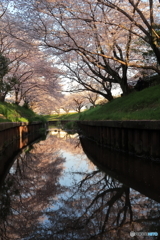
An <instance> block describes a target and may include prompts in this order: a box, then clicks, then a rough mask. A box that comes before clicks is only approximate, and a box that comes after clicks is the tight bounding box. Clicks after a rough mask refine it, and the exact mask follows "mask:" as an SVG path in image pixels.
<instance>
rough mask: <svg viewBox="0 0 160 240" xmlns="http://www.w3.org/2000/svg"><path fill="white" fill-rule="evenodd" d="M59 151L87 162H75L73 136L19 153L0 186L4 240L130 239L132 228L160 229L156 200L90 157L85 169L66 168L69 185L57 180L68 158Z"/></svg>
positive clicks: (159, 206) (77, 150) (76, 150)
mask: <svg viewBox="0 0 160 240" xmlns="http://www.w3.org/2000/svg"><path fill="white" fill-rule="evenodd" d="M59 150H60V151H59ZM62 150H64V151H68V152H71V153H73V154H74V155H75V159H74V161H75V164H76V162H78V161H80V162H81V163H82V162H83V161H86V159H85V157H84V159H81V160H78V156H79V155H82V149H81V148H80V147H79V146H78V139H77V138H75V141H74V140H73V138H69V137H67V138H65V139H64V138H57V137H56V136H50V137H48V138H47V140H46V141H45V142H40V143H37V144H35V145H34V148H32V149H28V150H27V149H26V151H25V152H23V153H22V154H21V155H20V156H19V157H18V159H17V160H16V162H15V164H14V166H13V167H12V169H11V171H10V173H9V174H8V176H7V178H6V181H5V183H4V185H3V186H2V189H1V193H2V194H1V199H0V200H1V201H0V216H1V225H0V229H1V232H0V234H1V236H3V238H2V239H4V240H11V239H24V240H34V239H37V240H52V239H53V240H64V239H65V240H76V239H77V240H89V239H95V240H106V239H131V237H130V235H129V233H130V231H137V232H149V231H152V232H153V231H157V232H158V231H159V230H160V228H159V226H160V204H159V203H157V202H155V201H153V200H151V199H149V198H148V197H145V196H144V195H142V194H140V193H139V192H137V191H135V190H133V189H130V188H129V187H128V186H127V185H125V184H123V183H120V182H119V181H118V180H116V179H114V178H112V177H110V176H109V175H107V174H106V173H104V172H102V171H100V170H99V169H98V168H97V167H93V166H92V164H90V163H89V160H87V161H88V170H87V171H86V169H83V168H80V167H79V168H77V171H75V169H74V171H72V169H70V179H71V180H70V181H69V182H70V183H71V184H70V185H69V186H68V185H67V184H62V183H61V184H60V182H61V181H59V180H60V179H61V177H62V175H63V171H64V170H65V169H64V163H65V161H68V159H65V158H64V156H62V155H61V152H62ZM82 166H83V163H82ZM91 166H92V167H91ZM134 239H144V237H134ZM145 239H149V238H145ZM154 239H158V238H154Z"/></svg>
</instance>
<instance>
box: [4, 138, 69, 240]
mask: <svg viewBox="0 0 160 240" xmlns="http://www.w3.org/2000/svg"><path fill="white" fill-rule="evenodd" d="M54 144H55V145H53V142H52V140H51V139H49V138H48V139H47V140H46V141H45V144H44V142H40V143H37V144H34V148H33V149H27V148H26V149H25V150H24V151H23V152H22V154H20V155H19V156H18V158H17V160H16V161H15V163H14V165H13V167H12V168H11V170H10V172H9V174H8V176H7V178H6V180H5V182H4V184H3V185H2V188H1V196H0V235H1V236H2V239H6V240H10V239H22V238H25V237H28V235H30V234H31V233H32V232H34V231H37V227H38V226H39V225H41V223H42V222H43V221H45V218H46V217H45V214H44V210H45V209H46V207H48V206H50V205H52V202H53V201H54V199H55V198H56V196H57V195H58V194H60V193H62V192H63V191H64V190H65V189H64V188H62V187H61V186H60V184H58V178H59V177H60V175H61V172H62V170H63V163H64V161H65V159H64V158H62V157H61V156H60V155H59V153H58V151H54V150H55V147H56V144H57V141H55V142H54Z"/></svg>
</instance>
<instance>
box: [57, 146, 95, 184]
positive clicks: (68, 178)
mask: <svg viewBox="0 0 160 240" xmlns="http://www.w3.org/2000/svg"><path fill="white" fill-rule="evenodd" d="M61 153H62V157H64V158H66V162H65V163H64V165H63V166H64V171H63V174H62V176H61V177H60V180H59V183H60V184H61V185H63V186H71V185H72V173H73V174H74V179H75V180H76V181H77V182H78V181H80V180H81V179H82V177H83V174H85V173H87V172H90V171H92V170H90V169H89V166H88V162H87V161H86V159H87V158H86V156H84V154H77V155H74V154H72V153H69V152H67V151H64V150H61Z"/></svg>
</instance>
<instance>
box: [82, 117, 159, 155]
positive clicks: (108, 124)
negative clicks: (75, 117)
mask: <svg viewBox="0 0 160 240" xmlns="http://www.w3.org/2000/svg"><path fill="white" fill-rule="evenodd" d="M77 125H78V127H79V130H80V132H81V134H83V135H85V136H86V137H88V138H90V139H92V140H94V141H95V142H97V144H100V145H103V146H106V147H108V148H111V149H114V150H117V151H121V152H127V153H130V154H133V155H137V156H141V157H144V158H152V159H157V158H158V159H159V158H160V121H138V120H137V121H77Z"/></svg>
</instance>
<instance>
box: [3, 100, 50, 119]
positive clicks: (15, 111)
mask: <svg viewBox="0 0 160 240" xmlns="http://www.w3.org/2000/svg"><path fill="white" fill-rule="evenodd" d="M35 121H41V122H42V121H43V122H44V121H46V119H45V117H43V116H39V115H37V114H36V113H34V112H33V111H32V110H31V109H27V108H25V107H21V106H18V105H16V104H10V103H6V102H4V103H2V102H0V122H35Z"/></svg>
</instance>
